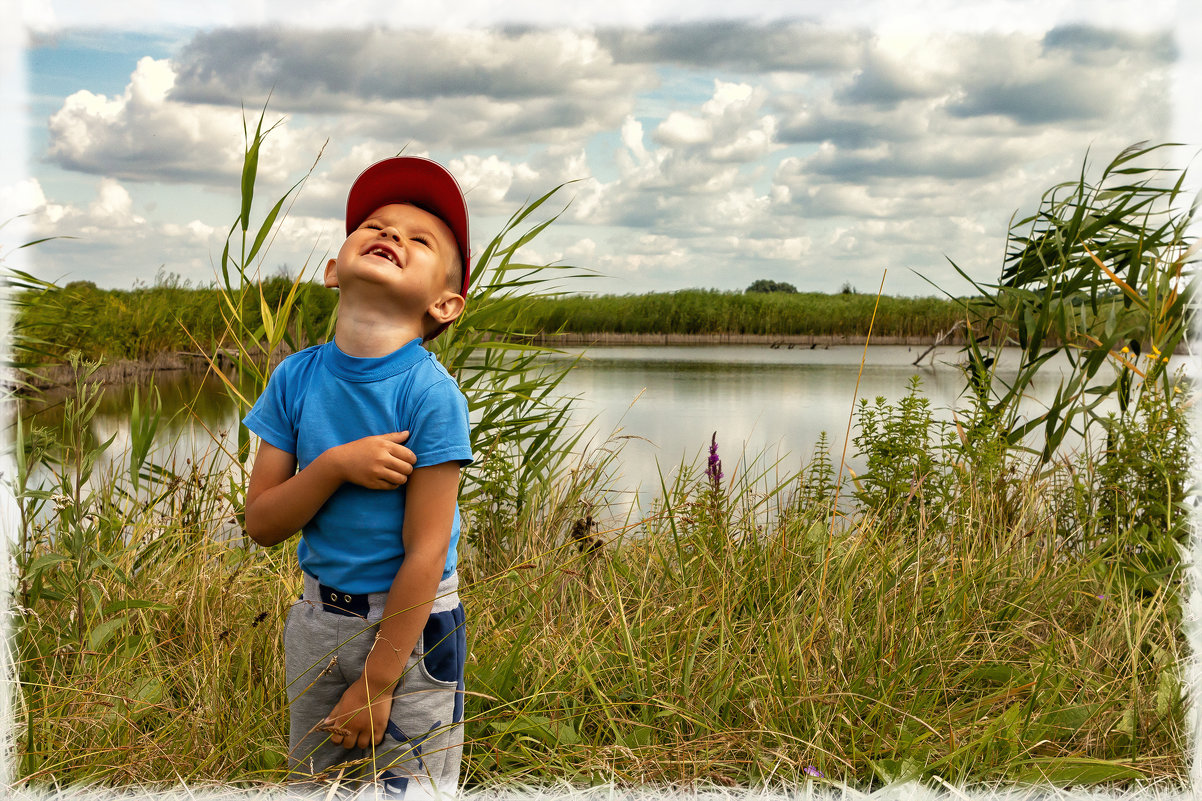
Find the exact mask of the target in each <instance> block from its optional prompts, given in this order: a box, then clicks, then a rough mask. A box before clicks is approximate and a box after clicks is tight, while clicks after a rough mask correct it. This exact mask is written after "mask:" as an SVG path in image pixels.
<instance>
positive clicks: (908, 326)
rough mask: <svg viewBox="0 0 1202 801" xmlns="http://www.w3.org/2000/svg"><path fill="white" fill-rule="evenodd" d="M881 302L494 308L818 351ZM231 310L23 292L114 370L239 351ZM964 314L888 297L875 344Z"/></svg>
mask: <svg viewBox="0 0 1202 801" xmlns="http://www.w3.org/2000/svg"><path fill="white" fill-rule="evenodd" d="M297 287H298V290H297V292H296V296H295V298H294V299H293V300H292V301H290V302H291V304H292V305H291V310H292V314H293V317H292V319H291V320H290V323H289V334H290V337H291V338H292V339H293V341H294V343H295V344H296V345H297V346H298V347H303V346H304V345H306V344H309V343H314V342H318V341H323V340H324V338H325V334H326V333H327V332H328V330H329V325H330V322H331V320H330V318H331V314H332V312H333V308H334V304H335V302H336V299H337V295H336V294H335V293H334V291H333V290H329V289H325V288H324V287H321V286H318V285H316V284H312V283H300V284H298V285H297ZM291 288H292V285H291V284H290V283H289V282H288V281H287V280H286V279H283V278H275V279H271V280H269V281H265V282H263V283H262V284H261V285H259V288H258V290H257V291H254V292H250V293H247V295H246V296H245V297H243V298H242V300H241V306H242V308H241V309H240V310H239V314H240V315H241V319H242V320H243V322H244V324H245V327H246V330H247V331H248V332H253V331H255V330H256V329H261V328H262V326H263V315H262V308H267V309H269V310H278V309H279V308H280V306H281V304H282V303H283V302H284V301H285V299H286V298H288V297H289V292H290V291H291ZM260 292H261V294H262V297H261V298H260V297H259V295H260ZM875 301H876V298H875V296H871V295H822V294H818V293H797V294H779V293H777V294H771V295H768V294H754V293H753V294H745V293H738V292H715V291H708V290H682V291H680V292H671V293H650V294H646V295H623V296H597V297H583V296H564V297H553V296H530V297H509V298H503V299H493V300H486V301H484V302H485V303H488V304H495V305H496V306H497V308H495V309H493V310H492V312H491V313H493V314H496V315H501V316H507V317H510V318H513V319H514V320H515V321H516V324H515V325H513V326H511V327H510V328H509V329H508V330H507V332H506V333H507V335H508V336H511V337H527V336H533V337H536V338H544V339H546V340H547V341H559V340H561V338H563V337H565V336H566V337H567V338H568V339H569V340H570V339H572V335H576V337H578V339H576V340H575V341H578V342H582V343H583V342H588V341H605V340H606V339H607V338H613V339H615V340H618V339H623V338H627V337H629V338H634V339H639V338H641V337H646V338H647V339H648V340H654V338H655V336H656V335H668V336H671V337H674V338H679V339H676V340H675V341H689V342H705V343H714V342H717V341H723V339H722V338H723V337H726V338H729V339H731V340H738V341H743V342H764V343H765V344H771V343H775V342H784V343H786V344H788V343H793V344H800V343H802V342H804V343H805V344H807V345H808V344H812V343H814V342H818V343H820V344H828V343H829V344H834V343H836V342H839V341H846V342H849V343H850V342H856V341H860V342H862V341H863V338H864V336H865V335H866V334H867V333H868V326H869V321H870V320H871V318H872V312H873V306H874V304H875ZM225 304H226V301H225V300H223V298H222V292H221V290H220V289H219V288H192V287H188V286H181V285H179V284H178V283H177V282H172V281H169V280H168V281H164V282H160V283H159V284H155V285H153V286H149V287H140V288H137V289H133V290H115V289H108V290H106V289H99V288H97V287H95V286H93V285H91V284H88V283H86V282H77V283H74V284H68V285H67V286H65V287H61V288H60V287H54V288H44V289H43V290H41V291H26V292H25V293H23V295H22V297H21V298H20V300H19V302H18V318H17V321H16V325H17V328H18V330H20V331H21V332H22V333H23V334H24V335H25V336H28V337H31V338H33V339H35V340H37V346H38V349H39V350H40V351H41V353H42V359H41V360H40V361H41V363H42V364H53V363H55V362H61V361H63V360H64V359H65V357H66V354H67V353H69V352H70V351H72V350H76V351H79V352H80V354H81V355H82V356H83V357H84V358H87V359H104V360H106V361H108V362H111V363H116V362H122V361H124V362H135V363H153V362H155V361H160V362H161V361H163V360H171V359H173V358H174V359H181V358H187V357H188V355H189V354H194V355H199V354H200V353H201V352H205V351H210V352H211V351H214V350H219V349H221V348H229V347H233V346H234V343H232V342H230V341H229V339H228V336H229V334H228V331H227V327H226V323H225V317H224V316H223V314H224V313H227V312H223V309H224V308H225ZM962 318H963V309H962V308H961V307H960V306H958V305H957V304H956V303H955V302H953V301H946V300H939V299H935V298H891V297H883V298H881V308H880V310H879V311H878V315H877V318H876V322H875V323H874V324H873V328H872V332H873V339H874V340H875V341H878V342H882V343H884V342H904V343H905V344H919V343H922V344H930V342H933V341H934V340H935V338H937V337H938V336H940V335H942V334H943V333H945V332H946V331H948V330H949V329H951V328H952V327H953V326H955V324H956V322H957V320H960V319H962ZM81 321H86V323H85V322H81ZM949 341H953V340H952V339H949ZM955 341H959V340H958V339H957V340H955ZM244 344H247V345H251V344H253V343H244Z"/></svg>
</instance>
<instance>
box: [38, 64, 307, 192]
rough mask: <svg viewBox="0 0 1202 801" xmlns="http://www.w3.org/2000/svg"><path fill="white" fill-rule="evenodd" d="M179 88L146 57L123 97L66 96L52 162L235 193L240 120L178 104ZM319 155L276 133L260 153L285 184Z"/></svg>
mask: <svg viewBox="0 0 1202 801" xmlns="http://www.w3.org/2000/svg"><path fill="white" fill-rule="evenodd" d="M174 82H175V72H174V70H173V68H172V66H171V64H170V62H168V61H166V60H156V59H152V58H149V57H146V58H142V59H140V60H139V61H138V65H137V68H136V69H135V70H134V72H133V74H132V75H131V76H130V82H129V84H128V85H127V86H126V88H125V91H124V92H123V93H122V94H121V95H120V96H114V97H105V96H102V95H97V94H94V93H92V92H90V91H87V90H81V91H78V92H75V93H74V94H72V95H70V96H68V97H67V98H66V100H65V101H64V102H63V106H62V108H60V109H59V110H58V111H57V112H55V113H54V114H53V115H52V116H51V117H50V122H49V126H48V128H49V134H50V144H49V147H48V149H47V153H46V157H47V158H48V159H49V160H50V161H52V162H55V163H57V164H59V165H60V166H62V167H64V168H67V169H70V170H75V171H79V172H85V173H92V174H97V175H107V176H112V177H117V178H122V179H125V180H132V181H151V180H165V181H171V182H184V181H187V182H195V183H202V184H224V185H234V182H235V181H236V179H237V176H239V175H240V174H241V170H242V158H243V135H242V131H243V119H242V112H241V111H240V110H234V109H230V108H221V107H216V106H207V105H195V104H189V103H179V102H176V101H174V100H172V99H171V97H170V90H171V88H172V86H173V85H174ZM268 122H269V123H270V120H269V121H268ZM249 124H250V125H251V126H253V125H254V124H255V120H254V119H250V120H249ZM252 129H253V128H252ZM317 150H318V142H317V141H316V140H315V137H314V136H313V135H312V134H309V135H305V134H304V132H303V130H298V129H296V128H289V127H282V128H278V129H277V130H275V131H274V132H273V133H272V134H271V136H270V137H268V139H267V143H266V145H265V146H264V147H263V149H262V152H261V154H260V158H259V173H260V175H261V177H262V179H263V180H264V181H267V182H278V183H283V182H284V181H286V180H287V178H288V176H289V175H290V174H291V173H292V172H293V171H294V170H295V169H296V168H297V166H298V165H303V164H305V163H307V162H308V161H310V160H312V158H313V155H315V154H316V153H317Z"/></svg>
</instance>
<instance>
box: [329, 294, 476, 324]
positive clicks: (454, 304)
mask: <svg viewBox="0 0 1202 801" xmlns="http://www.w3.org/2000/svg"><path fill="white" fill-rule="evenodd" d="M327 286H328V285H327ZM464 305H465V301H464V300H463V295H457V294H455V293H454V292H452V291H451V290H449V289H448V290H447V291H446V292H445V293H444V294H443V295H441V296H440V297H439V298H438V299H437V300H435V301H434V302H433V303H431V304H430V307H429V308H428V309H426V313H427V314H429V315H430V317H431V318H432V319H433V320H434V322H436V323H438V324H439V325H445V324H447V323H453V322H455V321H456V320H458V319H459V315H461V314H463V307H464Z"/></svg>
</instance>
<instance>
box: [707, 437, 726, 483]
mask: <svg viewBox="0 0 1202 801" xmlns="http://www.w3.org/2000/svg"><path fill="white" fill-rule="evenodd" d="M705 477H706V478H708V479H709V482H710V486H712V487H713V488H714V490H715V491H718V490H720V489H722V460H721V459H719V458H718V432H717V431H715V432H714V436H713V438H712V439H711V440H710V458H709V462H708V463H707V464H706V466H705Z"/></svg>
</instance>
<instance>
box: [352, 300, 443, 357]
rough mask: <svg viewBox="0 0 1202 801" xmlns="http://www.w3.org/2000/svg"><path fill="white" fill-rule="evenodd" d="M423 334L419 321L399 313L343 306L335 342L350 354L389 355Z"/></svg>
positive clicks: (360, 355) (363, 355) (361, 355)
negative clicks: (402, 317)
mask: <svg viewBox="0 0 1202 801" xmlns="http://www.w3.org/2000/svg"><path fill="white" fill-rule="evenodd" d="M421 337H422V328H421V325H420V324H419V323H414V322H412V321H405V320H398V319H396V315H392V316H391V317H389V316H387V315H381V314H378V313H376V314H373V313H371V312H370V311H366V310H358V311H356V310H354V309H351V308H345V307H342V306H340V307H339V309H338V322H337V323H336V324H335V326H334V342H335V343H337V345H338V349H339V350H340V351H342V352H343V353H345V354H346V355H348V356H358V357H360V358H373V357H378V356H387V355H388V354H390V353H392V352H393V351H395V350H398V349H399V348H401V347H403V346H404V345H406V344H408V343H409V342H411V341H413V340H414V339H420V338H421Z"/></svg>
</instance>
